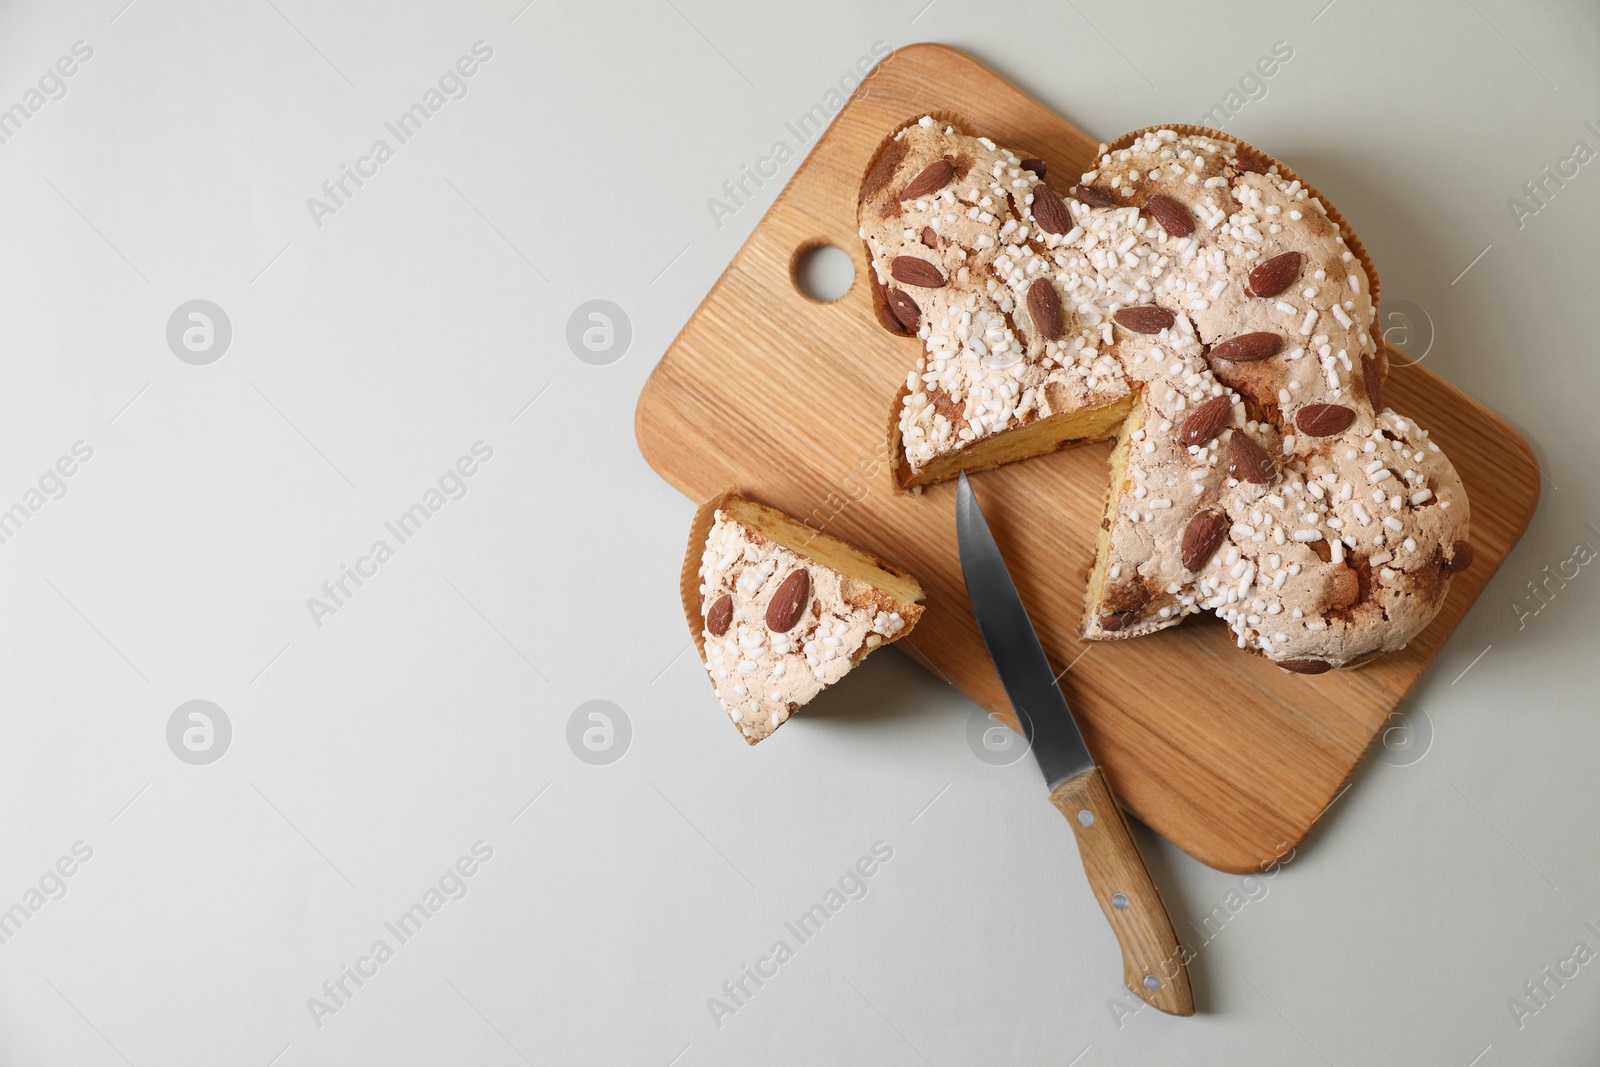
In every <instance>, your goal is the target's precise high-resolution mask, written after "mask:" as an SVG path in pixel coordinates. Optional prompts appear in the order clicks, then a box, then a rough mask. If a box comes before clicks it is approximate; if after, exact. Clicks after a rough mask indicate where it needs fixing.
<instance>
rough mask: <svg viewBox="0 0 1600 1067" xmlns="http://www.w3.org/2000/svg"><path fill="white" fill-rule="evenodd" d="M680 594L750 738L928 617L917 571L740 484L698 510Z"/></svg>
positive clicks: (715, 681) (715, 680) (728, 703)
mask: <svg viewBox="0 0 1600 1067" xmlns="http://www.w3.org/2000/svg"><path fill="white" fill-rule="evenodd" d="M682 592H683V608H684V612H685V614H686V615H687V617H688V621H689V630H690V633H692V634H693V636H694V642H695V646H696V647H697V648H698V649H699V650H700V661H701V662H702V663H703V664H704V665H705V668H706V672H707V673H708V674H709V675H710V676H711V684H712V686H713V687H715V689H716V691H717V696H718V697H720V698H721V700H722V704H723V707H724V708H726V709H727V712H728V717H729V718H730V719H732V720H733V724H734V725H735V726H737V727H738V728H739V732H740V733H741V734H742V735H743V736H744V739H745V741H747V742H748V743H750V744H752V745H753V744H755V743H756V742H757V741H760V740H761V739H763V738H765V737H766V736H767V735H769V734H771V733H772V731H774V730H776V729H777V728H778V727H779V726H781V725H783V723H784V722H785V721H787V720H788V718H789V716H790V715H793V714H794V712H795V710H796V709H798V708H799V707H800V706H801V705H802V704H805V703H807V702H808V701H810V700H811V699H812V698H813V697H815V696H816V695H817V694H818V693H820V692H821V691H822V690H823V689H825V688H827V687H828V686H830V685H832V684H833V683H834V682H837V681H838V680H839V679H840V678H843V677H844V676H845V675H846V674H848V673H849V672H850V670H851V668H853V667H854V666H855V665H856V664H857V663H860V662H861V661H862V660H863V659H864V658H866V656H867V654H868V653H869V652H871V651H872V650H873V649H875V648H879V647H881V646H883V645H886V644H889V643H891V642H893V641H897V640H899V639H900V638H902V637H904V636H905V635H906V634H908V633H910V632H911V628H912V627H913V626H914V625H915V624H916V622H917V619H918V618H920V617H921V615H922V608H921V606H920V605H919V604H918V603H917V602H918V601H920V600H921V599H922V587H921V586H920V585H919V584H918V583H917V580H916V579H915V578H913V577H911V576H910V575H909V574H907V573H905V572H904V571H902V570H900V569H899V568H897V567H894V566H892V565H890V564H888V563H885V562H884V561H883V560H881V559H878V558H877V557H876V556H873V555H870V554H868V553H866V552H863V551H862V550H861V549H859V548H855V547H854V546H852V545H848V544H846V543H844V542H843V541H840V540H839V539H837V538H834V537H830V536H828V535H827V534H824V533H819V532H817V531H815V530H813V529H811V528H810V527H809V526H805V525H803V524H801V523H799V522H796V521H795V520H794V519H791V518H790V517H789V516H787V515H785V514H784V513H783V512H781V511H778V510H777V509H775V508H770V507H767V506H766V505H764V504H758V503H756V502H755V501H753V500H749V499H746V498H745V497H742V496H740V495H739V494H738V493H736V492H732V491H729V492H726V493H723V494H722V495H721V496H719V497H717V498H715V499H713V500H711V501H709V502H707V503H706V504H704V505H703V506H702V507H701V508H700V510H699V512H698V513H697V514H696V515H695V521H694V527H693V529H692V530H691V531H690V534H689V549H688V554H687V555H686V557H685V559H684V563H683V580H682Z"/></svg>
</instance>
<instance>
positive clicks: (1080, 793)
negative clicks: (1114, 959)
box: [1050, 767, 1194, 1015]
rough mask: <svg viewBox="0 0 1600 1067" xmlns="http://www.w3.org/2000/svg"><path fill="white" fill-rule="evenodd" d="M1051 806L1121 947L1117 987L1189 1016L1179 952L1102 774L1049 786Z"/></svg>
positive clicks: (1093, 771) (1190, 995) (1190, 998)
mask: <svg viewBox="0 0 1600 1067" xmlns="http://www.w3.org/2000/svg"><path fill="white" fill-rule="evenodd" d="M1050 802H1051V803H1052V804H1054V805H1055V806H1056V807H1057V808H1058V809H1059V810H1060V811H1061V814H1063V815H1065V816H1066V817H1067V821H1068V822H1069V823H1071V824H1072V830H1073V833H1075V834H1076V835H1077V837H1078V853H1079V855H1080V856H1081V857H1082V858H1083V870H1084V873H1085V874H1087V875H1088V876H1089V886H1090V888H1091V889H1093V890H1094V897H1095V899H1096V900H1098V901H1099V902H1100V910H1101V911H1103V912H1105V913H1106V920H1107V921H1108V922H1109V923H1110V924H1111V929H1112V931H1113V932H1115V933H1116V935H1117V942H1118V944H1120V945H1121V946H1122V972H1123V981H1124V982H1125V983H1126V984H1127V986H1128V988H1129V989H1130V990H1132V991H1133V993H1134V994H1135V995H1136V996H1138V997H1139V998H1140V999H1141V1000H1143V1001H1144V1002H1145V1003H1147V1004H1149V1005H1150V1006H1151V1007H1153V1008H1158V1009H1160V1010H1161V1011H1164V1012H1167V1013H1168V1014H1170V1015H1193V1014H1194V992H1193V991H1192V990H1191V989H1190V988H1189V971H1188V968H1187V967H1185V966H1184V950H1183V948H1182V947H1181V946H1180V945H1179V944H1178V936H1177V934H1175V933H1174V932H1173V930H1172V920H1171V919H1170V918H1168V916H1167V908H1166V905H1165V904H1163V903H1162V901H1161V893H1160V891H1159V890H1157V889H1156V885H1155V882H1153V881H1151V879H1150V872H1149V870H1147V869H1146V868H1145V865H1144V858H1143V857H1142V856H1140V855H1139V846H1138V845H1137V844H1136V843H1135V842H1134V840H1133V836H1132V835H1131V834H1130V833H1129V832H1128V824H1127V822H1126V821H1125V820H1124V819H1123V817H1122V810H1121V809H1120V808H1118V807H1117V802H1116V798H1114V797H1113V796H1112V795H1111V787H1110V786H1108V785H1107V784H1106V779H1105V775H1103V774H1101V773H1100V768H1098V767H1091V768H1089V769H1088V770H1086V771H1084V772H1083V773H1081V774H1078V775H1075V776H1073V777H1072V778H1069V779H1067V780H1066V781H1064V782H1062V783H1061V784H1060V785H1058V786H1056V787H1055V789H1054V790H1052V791H1051V793H1050Z"/></svg>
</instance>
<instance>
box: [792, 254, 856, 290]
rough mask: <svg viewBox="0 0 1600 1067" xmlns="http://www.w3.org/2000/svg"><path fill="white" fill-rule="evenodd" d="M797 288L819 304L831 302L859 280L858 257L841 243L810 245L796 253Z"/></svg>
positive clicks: (795, 275) (795, 276)
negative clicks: (857, 271) (851, 256)
mask: <svg viewBox="0 0 1600 1067" xmlns="http://www.w3.org/2000/svg"><path fill="white" fill-rule="evenodd" d="M792 273H793V275H794V284H795V288H797V289H799V290H800V291H801V292H802V293H804V294H805V295H806V296H808V297H810V298H811V299H812V300H815V301H817V302H818V303H819V304H831V303H833V302H834V301H835V300H837V299H839V298H840V297H841V296H843V295H844V294H846V293H848V292H849V291H850V287H851V286H852V285H854V284H855V281H856V265H855V261H854V260H852V259H851V258H850V253H848V252H846V251H845V250H844V249H842V248H840V247H839V246H838V245H830V244H825V243H819V244H814V245H807V246H806V247H804V248H802V249H800V251H799V252H796V253H795V257H794V268H793V271H792Z"/></svg>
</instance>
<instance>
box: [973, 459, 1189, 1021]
mask: <svg viewBox="0 0 1600 1067" xmlns="http://www.w3.org/2000/svg"><path fill="white" fill-rule="evenodd" d="M956 539H957V542H958V543H959V545H960V547H961V574H962V577H963V578H964V579H965V580H966V584H967V598H968V599H969V600H971V601H972V613H973V615H975V616H976V617H977V619H978V629H979V630H980V631H981V632H982V633H983V643H984V644H985V645H987V646H988V648H989V657H990V658H991V659H992V660H994V666H995V670H996V671H997V672H998V673H999V675H1000V681H1001V682H1002V683H1003V684H1004V685H1005V690H1006V696H1007V697H1009V698H1010V700H1011V707H1012V709H1013V710H1014V711H1015V712H1016V713H1017V719H1018V721H1019V722H1021V723H1022V726H1023V731H1024V734H1025V736H1026V737H1027V738H1028V742H1029V746H1030V748H1031V749H1032V751H1033V755H1034V758H1035V759H1036V760H1038V761H1039V769H1040V770H1041V771H1043V772H1044V780H1045V784H1046V786H1048V788H1049V790H1050V803H1052V804H1054V805H1055V806H1056V808H1057V809H1059V810H1060V812H1061V814H1063V815H1065V816H1066V817H1067V821H1068V822H1069V823H1071V825H1072V831H1073V833H1074V834H1076V835H1077V838H1078V854H1079V857H1080V858H1081V859H1082V860H1083V870H1084V873H1085V874H1087V875H1088V876H1089V885H1090V888H1092V889H1093V890H1094V896H1095V899H1096V900H1098V901H1099V902H1100V910H1101V911H1103V912H1105V914H1106V920H1107V921H1108V922H1110V923H1111V929H1112V931H1113V932H1115V933H1116V935H1117V942H1118V944H1120V945H1121V946H1122V972H1123V981H1124V982H1125V983H1126V984H1127V987H1128V988H1129V989H1130V990H1131V991H1132V992H1133V993H1134V995H1136V996H1137V997H1139V998H1140V999H1141V1000H1143V1001H1144V1002H1145V1003H1147V1004H1149V1005H1150V1006H1152V1007H1154V1008H1159V1009H1160V1010H1162V1011H1164V1012H1167V1013H1169V1014H1172V1015H1193V1014H1194V993H1193V991H1192V990H1191V989H1190V988H1189V972H1188V968H1187V967H1186V966H1185V959H1184V954H1185V950H1184V949H1183V948H1182V947H1181V946H1180V945H1179V944H1178V937H1177V935H1176V934H1175V933H1173V930H1172V920H1171V919H1170V918H1168V917H1167V908H1166V905H1165V904H1163V903H1162V901H1161V893H1160V891H1158V890H1157V889H1156V885H1155V883H1154V882H1153V881H1151V880H1150V872H1149V871H1148V870H1147V869H1146V868H1145V865H1144V858H1143V857H1142V856H1140V855H1139V846H1138V845H1136V844H1135V843H1134V840H1133V837H1132V835H1130V834H1129V832H1128V824H1127V822H1126V821H1125V820H1124V819H1123V817H1122V810H1121V809H1120V808H1118V807H1117V801H1116V798H1115V797H1114V796H1112V795H1111V787H1110V786H1109V785H1107V784H1106V778H1105V775H1104V774H1103V773H1101V771H1100V768H1099V767H1097V766H1095V762H1094V757H1093V756H1091V755H1089V746H1088V745H1086V744H1085V743H1084V740H1083V732H1082V731H1081V730H1080V729H1079V728H1078V723H1077V721H1076V720H1075V719H1074V718H1073V716H1072V709H1071V707H1069V706H1068V704H1067V699H1066V697H1065V696H1063V695H1062V693H1061V690H1060V688H1059V687H1058V686H1057V685H1056V675H1055V671H1054V670H1053V669H1052V668H1051V666H1050V661H1049V660H1048V659H1046V658H1045V654H1044V648H1043V647H1042V646H1041V645H1040V644H1039V635H1038V634H1036V633H1035V632H1034V629H1033V623H1031V622H1029V621H1028V612H1027V610H1026V609H1024V608H1023V606H1022V598H1021V597H1020V596H1018V595H1017V587H1016V585H1015V584H1013V583H1012V581H1011V573H1010V572H1009V571H1008V570H1006V561H1005V559H1004V558H1003V557H1002V556H1001V555H1000V549H999V547H998V546H997V545H996V544H995V543H994V535H993V534H991V533H990V532H989V524H988V523H987V522H986V521H984V518H983V512H982V510H980V509H979V507H978V500H977V497H975V496H974V495H973V492H972V486H971V485H970V484H969V483H968V482H967V475H966V473H965V472H962V474H961V482H960V485H958V486H957V488H956Z"/></svg>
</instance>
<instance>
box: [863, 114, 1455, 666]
mask: <svg viewBox="0 0 1600 1067" xmlns="http://www.w3.org/2000/svg"><path fill="white" fill-rule="evenodd" d="M1044 176H1045V175H1044V164H1043V163H1041V162H1040V161H1038V160H1023V159H1020V158H1019V157H1018V155H1017V153H1015V152H1012V151H1009V150H1007V149H1004V148H1001V147H999V146H997V145H995V144H994V143H993V142H992V141H989V140H988V139H987V138H983V137H970V136H967V135H965V134H963V133H960V132H958V130H957V129H956V127H955V126H954V125H953V124H951V123H947V122H945V121H942V120H938V119H934V118H933V117H924V118H923V119H921V120H920V121H918V122H916V123H914V124H912V125H910V126H907V127H906V128H904V129H902V130H901V131H899V132H898V133H897V134H895V135H894V136H893V137H892V138H891V139H890V140H889V141H887V142H886V143H885V145H884V146H883V147H881V148H880V150H879V152H878V155H877V156H876V157H875V159H874V162H873V164H872V166H871V167H870V169H869V171H868V174H867V177H866V179H865V181H864V183H863V188H862V195H861V198H860V201H859V205H858V219H859V222H860V225H861V231H860V232H861V236H862V238H863V240H864V241H865V242H866V245H867V249H868V253H869V255H870V256H871V259H872V265H873V269H874V271H875V277H876V281H877V283H878V287H877V294H878V300H879V302H880V305H881V309H882V310H883V311H884V312H886V313H880V315H879V319H880V321H882V322H883V324H884V325H885V326H886V327H888V328H890V329H891V330H894V332H897V333H902V334H905V335H908V336H912V335H914V336H915V337H917V338H918V340H920V341H921V343H922V346H923V352H922V356H921V359H920V360H919V362H918V366H917V368H916V370H914V371H912V372H911V373H910V375H909V376H908V378H907V380H906V383H905V385H904V386H903V387H902V390H901V393H900V397H899V400H898V411H897V417H896V420H895V423H894V428H893V435H892V440H893V444H894V445H895V447H896V448H897V455H898V459H899V469H898V477H897V482H898V484H899V485H900V486H901V487H903V488H914V487H917V486H920V485H925V484H927V483H930V482H934V481H939V480H943V479H945V478H949V477H952V476H953V475H954V474H955V473H956V472H957V471H959V470H962V469H967V470H977V469H982V468H984V467H989V466H993V465H995V464H996V463H998V462H1009V461H1011V460H1013V459H1020V458H1025V457H1026V456H1030V455H1037V454H1039V453H1041V452H1044V451H1049V450H1051V449H1054V448H1057V447H1060V446H1061V445H1063V444H1067V443H1072V442H1073V441H1077V440H1085V439H1092V438H1097V437H1105V436H1111V435H1116V436H1117V444H1116V446H1115V447H1114V448H1113V450H1112V454H1111V465H1112V472H1111V473H1112V477H1111V482H1110V487H1109V491H1108V494H1107V501H1106V510H1105V516H1104V519H1103V521H1102V523H1101V530H1100V534H1099V538H1098V542H1097V547H1096V552H1095V561H1094V565H1093V569H1092V571H1091V573H1090V578H1089V583H1088V588H1087V591H1086V598H1085V614H1084V624H1083V631H1084V635H1085V636H1086V637H1089V638H1095V639H1109V638H1123V637H1133V636H1138V635H1141V634H1146V633H1150V632H1152V631H1155V630H1159V629H1162V628H1164V627H1167V626H1171V625H1173V624H1175V623H1177V622H1179V621H1181V620H1182V619H1183V618H1184V617H1186V616H1187V615H1190V614H1194V613H1196V612H1199V611H1206V610H1209V611H1214V612H1215V613H1216V614H1218V615H1219V616H1221V617H1222V618H1224V619H1225V620H1226V621H1227V622H1228V623H1229V625H1230V627H1231V628H1232V629H1233V632H1234V636H1235V639H1236V641H1237V643H1238V644H1239V646H1240V647H1241V648H1249V649H1251V650H1253V651H1256V652H1259V653H1261V654H1263V655H1266V656H1267V657H1268V658H1270V659H1272V660H1274V661H1275V662H1277V663H1278V664H1279V665H1280V666H1282V667H1284V668H1285V669H1288V670H1294V671H1301V672H1304V673H1319V672H1321V671H1324V670H1327V669H1329V668H1330V667H1336V666H1345V665H1350V664H1353V663H1357V662H1361V661H1364V660H1366V659H1368V658H1371V657H1372V656H1374V655H1377V654H1379V653H1382V652H1385V651H1392V650H1395V649H1398V648H1402V647H1404V645H1405V643H1406V642H1407V641H1409V640H1410V639H1411V638H1412V637H1413V636H1415V634H1416V633H1417V632H1419V631H1420V630H1421V629H1422V628H1423V627H1424V626H1426V625H1427V623H1428V622H1429V621H1430V620H1431V619H1432V618H1433V617H1434V616H1435V615H1436V614H1437V613H1438V611H1439V608H1440V607H1441V606H1442V604H1443V601H1444V596H1445V593H1446V591H1447V590H1448V587H1449V580H1450V576H1451V574H1453V573H1455V572H1457V571H1460V570H1462V569H1463V568H1464V567H1465V566H1466V565H1467V564H1468V563H1469V562H1470V560H1471V556H1472V550H1471V545H1470V544H1469V543H1468V542H1467V540H1466V538H1467V534H1468V509H1467V499H1466V494H1465V492H1464V490H1463V489H1462V485H1461V481H1460V479H1459V477H1458V476H1457V475H1456V473H1455V470H1454V468H1453V467H1452V466H1451V464H1450V462H1449V460H1448V459H1447V458H1446V457H1445V456H1444V454H1443V453H1442V452H1441V451H1440V450H1439V448H1438V446H1437V445H1435V444H1434V443H1433V442H1431V441H1430V440H1429V439H1428V435H1427V432H1426V431H1424V430H1423V429H1422V428H1420V427H1419V426H1417V425H1416V424H1415V423H1414V422H1412V421H1410V420H1409V419H1407V418H1405V417H1403V416H1401V415H1398V414H1396V413H1394V412H1393V411H1390V410H1388V409H1386V408H1385V407H1384V406H1383V401H1382V387H1383V382H1384V379H1385V377H1386V375H1387V372H1388V364H1387V360H1386V358H1385V354H1384V349H1383V346H1382V345H1381V344H1380V343H1378V341H1377V339H1376V338H1375V337H1374V333H1373V329H1372V326H1373V321H1374V306H1373V300H1374V295H1373V294H1374V289H1375V287H1376V281H1375V277H1374V275H1373V274H1372V272H1371V271H1370V270H1369V267H1368V263H1367V259H1366V255H1365V252H1364V251H1362V250H1361V249H1360V245H1359V242H1358V241H1356V240H1355V238H1354V235H1353V234H1349V233H1348V230H1347V229H1345V228H1344V227H1342V225H1341V220H1340V219H1339V217H1338V216H1337V213H1336V212H1333V211H1332V210H1331V209H1330V208H1329V207H1328V206H1327V205H1326V204H1324V202H1323V201H1322V200H1321V199H1320V198H1319V197H1318V196H1317V195H1316V193H1315V192H1314V191H1313V190H1311V189H1310V188H1309V187H1308V186H1307V185H1306V184H1305V183H1304V182H1303V181H1302V180H1301V179H1300V178H1299V177H1298V176H1296V175H1294V174H1293V173H1292V172H1290V171H1289V170H1288V169H1287V168H1286V167H1284V166H1283V165H1282V164H1280V163H1277V162H1276V161H1274V160H1271V159H1270V158H1269V157H1266V156H1265V155H1264V154H1263V153H1260V152H1259V151H1258V150H1256V149H1254V148H1251V147H1250V146H1248V145H1245V144H1243V143H1242V142H1239V141H1236V140H1234V139H1232V138H1229V137H1227V136H1225V135H1222V134H1219V133H1217V132H1216V131H1209V130H1201V129H1199V128H1196V127H1182V128H1178V129H1150V130H1144V131H1139V132H1137V133H1134V134H1129V135H1126V136H1125V137H1123V138H1121V139H1119V140H1118V141H1117V142H1115V143H1113V144H1112V145H1110V146H1102V147H1101V150H1100V153H1099V157H1098V159H1097V161H1096V169H1094V170H1092V171H1090V172H1089V173H1087V174H1084V175H1083V176H1082V177H1081V179H1079V180H1078V182H1077V183H1076V184H1075V185H1073V186H1072V187H1071V189H1070V192H1069V194H1068V196H1067V197H1065V198H1063V197H1062V196H1060V195H1059V194H1057V193H1056V192H1054V191H1053V190H1051V188H1050V187H1049V186H1048V185H1047V184H1046V183H1045V181H1044ZM1347 236H1348V238H1349V240H1348V241H1347Z"/></svg>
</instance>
